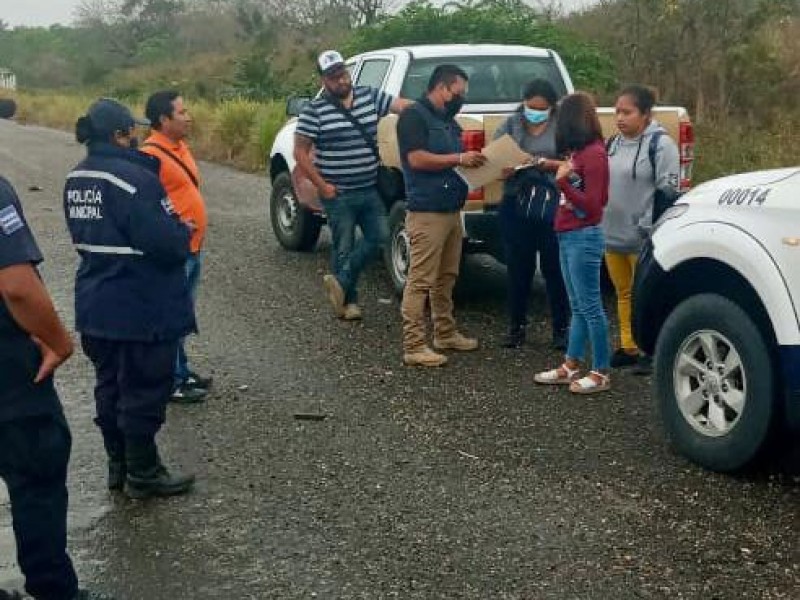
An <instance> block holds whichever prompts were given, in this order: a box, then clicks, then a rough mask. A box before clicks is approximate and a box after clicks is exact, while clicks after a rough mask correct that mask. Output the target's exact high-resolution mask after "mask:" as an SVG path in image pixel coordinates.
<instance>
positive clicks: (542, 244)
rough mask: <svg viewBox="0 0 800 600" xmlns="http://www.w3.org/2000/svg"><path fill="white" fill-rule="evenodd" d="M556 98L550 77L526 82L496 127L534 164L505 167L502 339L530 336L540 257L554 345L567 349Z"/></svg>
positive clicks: (511, 344)
mask: <svg viewBox="0 0 800 600" xmlns="http://www.w3.org/2000/svg"><path fill="white" fill-rule="evenodd" d="M557 101H558V94H557V93H556V91H555V89H554V88H553V86H552V85H551V84H550V82H549V81H547V80H544V79H534V80H533V81H531V82H530V83H528V84H527V85H526V86H525V89H524V90H523V101H522V104H521V105H520V107H519V109H518V110H517V111H516V112H515V113H514V114H512V115H511V116H510V117H509V118H508V120H506V121H505V122H504V123H503V124H502V125H501V126H500V127H498V129H497V131H496V132H495V139H497V138H499V137H501V136H503V135H505V134H509V135H510V136H511V137H512V138H514V141H515V142H517V144H518V145H519V147H520V148H522V149H523V150H524V151H525V152H527V153H528V154H530V156H531V165H532V166H531V167H530V168H527V169H519V170H514V169H509V170H506V171H505V172H504V175H505V176H506V181H505V185H504V188H503V202H502V204H501V205H500V227H501V231H502V234H503V242H504V244H505V253H506V265H507V267H508V279H507V281H508V335H507V337H506V340H505V342H504V344H503V345H504V346H505V347H507V348H518V347H519V346H521V345H522V344H523V343H524V341H525V327H526V325H527V311H528V301H529V299H530V292H531V282H532V281H533V276H534V274H535V273H536V261H537V257H538V260H539V265H540V267H541V269H542V275H543V276H544V279H545V283H546V286H547V299H548V301H549V304H550V316H551V319H552V325H553V330H552V343H553V347H554V348H556V349H560V350H564V349H566V345H567V339H566V338H567V328H568V326H569V301H568V299H567V291H566V288H565V287H564V279H563V277H562V276H561V267H560V265H559V256H558V240H557V239H556V234H555V232H554V231H553V217H554V215H555V208H556V206H557V204H558V192H557V190H556V188H555V180H554V178H553V174H554V173H555V172H556V170H557V169H558V166H559V164H560V162H559V161H558V160H556V158H557V153H556V138H555V130H556V114H555V106H556V102H557ZM537 191H538V195H537Z"/></svg>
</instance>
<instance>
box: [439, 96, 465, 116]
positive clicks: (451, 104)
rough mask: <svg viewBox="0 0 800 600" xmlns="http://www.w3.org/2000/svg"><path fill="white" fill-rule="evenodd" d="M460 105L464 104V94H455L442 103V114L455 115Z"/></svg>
mask: <svg viewBox="0 0 800 600" xmlns="http://www.w3.org/2000/svg"><path fill="white" fill-rule="evenodd" d="M462 106H464V96H462V95H460V94H456V95H455V96H453V97H452V98H451V99H450V100H448V101H447V102H445V103H444V114H445V115H447V117H448V118H452V117H455V116H456V115H457V114H458V111H460V110H461V107H462Z"/></svg>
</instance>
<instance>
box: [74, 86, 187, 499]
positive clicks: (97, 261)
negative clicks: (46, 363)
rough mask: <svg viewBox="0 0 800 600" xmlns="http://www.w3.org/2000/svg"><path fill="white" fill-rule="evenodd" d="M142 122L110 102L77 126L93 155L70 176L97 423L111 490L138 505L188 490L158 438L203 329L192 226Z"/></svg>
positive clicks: (78, 297) (78, 296) (81, 322)
mask: <svg viewBox="0 0 800 600" xmlns="http://www.w3.org/2000/svg"><path fill="white" fill-rule="evenodd" d="M136 124H137V121H136V120H135V119H134V118H133V116H132V115H131V113H130V111H129V110H128V109H127V108H126V107H125V106H123V105H122V104H119V103H118V102H116V101H114V100H111V99H107V98H103V99H100V100H98V101H96V102H95V103H94V104H92V105H91V106H90V107H89V110H88V112H87V114H86V115H85V116H83V117H81V118H80V119H78V122H77V124H76V137H77V140H78V141H79V142H80V143H82V144H86V145H87V148H88V156H87V157H86V158H85V159H84V160H83V161H82V162H81V163H79V164H78V165H77V166H76V167H75V168H74V169H73V170H72V172H70V173H69V174H68V175H67V181H66V185H65V188H64V213H65V215H66V219H67V225H68V227H69V231H70V234H71V235H72V240H73V242H74V244H75V248H76V250H77V251H78V254H79V255H80V258H81V261H80V265H79V267H78V273H77V277H76V281H75V320H76V328H77V330H78V331H79V332H80V333H81V346H82V348H83V351H84V352H85V353H86V355H87V356H88V357H89V359H90V360H91V361H92V363H93V364H94V368H95V371H96V375H97V383H96V386H95V401H96V404H97V417H96V419H95V423H96V424H97V425H98V427H99V428H100V431H101V433H102V434H103V441H104V445H105V448H106V451H107V453H108V460H109V477H108V487H109V488H110V489H123V487H124V489H125V492H126V494H127V495H128V496H130V497H131V498H145V497H148V496H168V495H174V494H182V493H185V492H187V491H188V490H189V489H190V488H191V487H192V485H193V483H194V477H193V476H187V475H181V474H170V473H169V471H167V469H166V468H165V467H164V466H163V464H162V463H161V459H160V458H159V455H158V450H157V447H156V442H155V437H156V433H157V432H158V430H159V429H160V428H161V425H162V424H163V423H164V419H165V415H166V405H167V401H168V400H169V398H170V395H171V394H172V386H173V371H174V368H175V356H176V353H177V351H178V348H177V344H178V340H179V339H180V338H182V337H184V336H186V335H188V334H189V333H192V332H194V331H195V328H196V327H195V317H194V310H193V308H192V304H191V301H190V298H189V290H188V288H187V284H186V276H185V273H184V270H183V269H184V265H185V263H186V260H187V258H188V256H189V237H190V230H189V228H188V227H187V226H186V225H184V224H183V223H181V221H180V220H179V219H178V217H177V215H176V214H175V212H174V210H173V208H172V205H171V203H170V201H169V199H168V198H167V196H166V193H165V192H164V188H163V187H162V186H161V183H160V182H159V179H158V170H159V161H158V159H157V158H154V157H152V156H148V155H146V154H144V153H142V152H139V151H138V150H136V149H135V146H136V138H135V136H134V131H135V130H134V127H135V125H136Z"/></svg>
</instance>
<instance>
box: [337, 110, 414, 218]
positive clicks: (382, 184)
mask: <svg viewBox="0 0 800 600" xmlns="http://www.w3.org/2000/svg"><path fill="white" fill-rule="evenodd" d="M325 98H326V99H327V100H328V102H330V103H331V105H333V107H334V108H335V109H336V110H338V111H339V112H340V113H341V114H342V116H343V117H344V118H345V119H347V120H348V121H350V123H351V124H352V125H353V127H355V128H356V131H358V133H360V134H361V137H362V138H364V141H365V142H366V143H367V146H369V148H370V150H372V153H373V154H374V155H375V158H376V160H377V161H378V179H377V182H376V187H377V189H378V194H379V195H380V197H381V198H383V200H384V201H385V202H386V203H388V204H391V203H392V202H394V201H395V200H398V199H400V198H402V197H403V195H404V193H405V188H404V185H403V177H402V175H400V173H399V172H398V171H397V170H396V169H392V168H390V167H387V166H386V165H384V164H383V161H382V160H381V153H380V151H379V150H378V145H377V144H376V143H375V139H374V138H373V137H372V136H371V135H370V134H369V132H368V131H367V129H366V128H365V127H364V125H363V124H362V123H361V122H360V121H359V120H358V119H356V118H355V117H354V116H353V113H351V112H350V111H349V110H347V109H346V108H345V107H344V106H343V105H342V103H341V102H339V99H338V98H334V97H333V96H330V95H326V96H325Z"/></svg>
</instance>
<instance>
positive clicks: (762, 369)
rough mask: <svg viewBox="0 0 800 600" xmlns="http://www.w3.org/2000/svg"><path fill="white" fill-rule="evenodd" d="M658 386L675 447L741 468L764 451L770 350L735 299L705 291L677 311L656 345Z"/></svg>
mask: <svg viewBox="0 0 800 600" xmlns="http://www.w3.org/2000/svg"><path fill="white" fill-rule="evenodd" d="M653 391H654V395H655V397H656V399H657V401H658V403H659V406H660V411H661V417H662V419H663V422H664V427H665V429H666V432H667V435H668V436H669V437H670V439H671V441H672V443H673V445H674V446H675V447H676V449H677V450H678V451H679V452H680V453H681V454H683V455H685V456H687V457H688V458H689V459H691V460H693V461H695V462H697V463H699V464H701V465H703V466H704V467H706V468H709V469H712V470H714V471H721V472H732V471H737V470H740V469H742V468H744V467H746V466H747V465H748V464H750V463H751V462H752V461H753V460H754V459H755V458H756V457H757V456H758V455H759V454H760V452H761V450H763V449H764V447H765V445H766V442H767V440H768V437H769V434H770V430H771V428H772V423H773V415H774V412H775V390H774V376H773V371H772V364H771V360H770V354H769V351H768V349H767V344H766V341H765V340H764V336H763V335H762V333H761V331H760V330H759V329H758V327H757V326H756V325H755V323H753V321H752V320H751V318H750V317H749V316H748V315H747V313H745V312H744V311H743V310H742V309H741V308H740V307H739V306H738V305H737V304H735V303H733V302H731V301H730V300H728V299H726V298H723V297H722V296H719V295H717V294H700V295H697V296H694V297H691V298H689V299H688V300H685V301H684V302H682V303H681V304H679V305H678V307H677V308H676V309H675V310H674V311H673V312H672V314H671V315H670V316H669V317H668V318H667V320H666V322H665V323H664V327H663V329H662V330H661V334H660V335H659V337H658V342H657V344H656V359H655V373H654V378H653Z"/></svg>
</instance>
